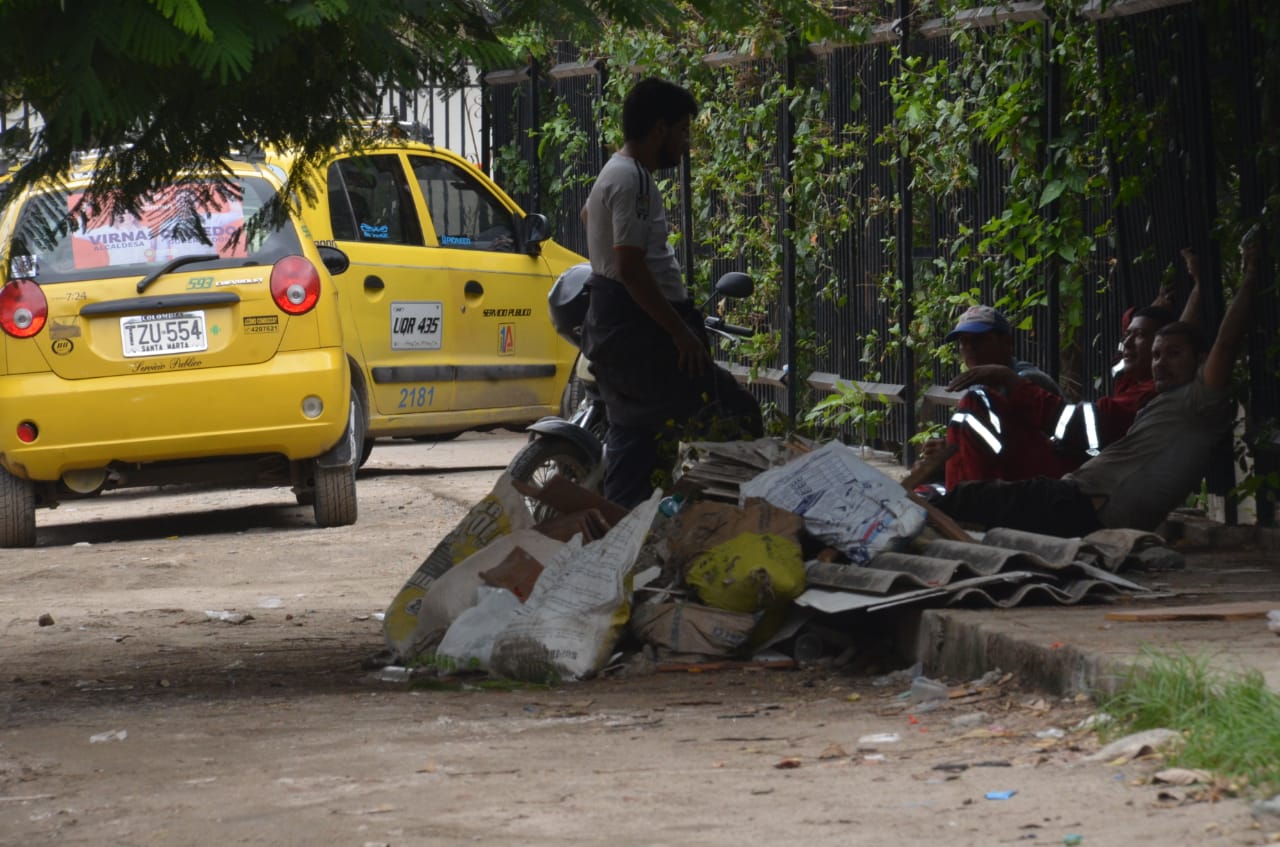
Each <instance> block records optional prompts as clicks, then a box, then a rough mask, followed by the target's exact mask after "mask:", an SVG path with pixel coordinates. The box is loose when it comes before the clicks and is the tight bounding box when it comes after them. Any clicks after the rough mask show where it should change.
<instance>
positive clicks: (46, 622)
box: [36, 612, 53, 626]
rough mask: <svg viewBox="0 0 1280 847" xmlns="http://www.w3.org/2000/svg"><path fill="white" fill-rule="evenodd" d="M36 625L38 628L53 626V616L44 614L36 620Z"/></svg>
mask: <svg viewBox="0 0 1280 847" xmlns="http://www.w3.org/2000/svg"><path fill="white" fill-rule="evenodd" d="M36 623H37V624H39V625H40V626H53V615H51V614H49V613H48V612H45V613H44V614H42V615H41V616H40V617H38V618H36Z"/></svg>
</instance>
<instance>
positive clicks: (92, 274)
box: [10, 177, 301, 283]
mask: <svg viewBox="0 0 1280 847" xmlns="http://www.w3.org/2000/svg"><path fill="white" fill-rule="evenodd" d="M83 200H84V195H83V192H78V191H55V192H46V193H39V194H34V195H32V196H31V197H30V198H29V199H28V200H27V201H26V203H25V204H24V206H23V209H22V213H21V215H20V216H19V218H18V225H17V228H16V229H15V231H14V237H13V245H12V251H11V257H12V266H11V271H10V276H11V277H12V276H13V275H14V274H15V273H17V272H18V271H19V270H20V272H21V275H23V276H30V277H33V278H34V279H35V280H36V281H37V282H40V283H50V282H69V281H74V280H87V279H94V278H100V277H103V276H107V275H110V276H126V275H133V274H137V275H140V276H143V275H146V274H149V273H151V272H152V271H154V270H156V269H158V268H160V267H161V266H163V265H165V264H166V263H168V262H170V261H172V260H173V259H176V258H181V257H183V256H193V255H201V254H207V255H211V254H214V253H216V254H217V255H218V257H219V259H220V260H225V259H235V260H239V261H240V262H242V263H246V264H272V263H274V262H275V261H276V260H278V259H280V258H283V257H284V256H287V255H290V254H295V253H299V252H301V244H300V242H299V241H298V234H297V231H296V230H295V229H294V226H293V223H292V222H291V221H290V219H289V218H288V216H287V215H284V214H280V213H278V212H277V210H278V203H277V200H276V192H275V188H274V186H272V185H271V184H270V183H268V182H267V181H266V180H264V179H261V178H259V177H238V178H237V177H233V178H231V180H230V181H229V182H228V181H218V180H212V179H209V180H206V179H188V180H182V181H180V182H175V183H174V184H172V185H168V186H165V187H164V188H162V189H160V190H159V191H156V192H154V193H153V194H151V195H150V196H148V197H146V198H145V199H143V200H142V201H141V202H140V203H139V204H138V207H137V209H136V210H135V211H132V212H131V211H125V210H122V209H115V208H110V207H107V206H102V205H97V206H95V205H92V204H89V203H87V202H82V201H83ZM197 267H199V265H193V266H192V268H197ZM108 272H109V273H108Z"/></svg>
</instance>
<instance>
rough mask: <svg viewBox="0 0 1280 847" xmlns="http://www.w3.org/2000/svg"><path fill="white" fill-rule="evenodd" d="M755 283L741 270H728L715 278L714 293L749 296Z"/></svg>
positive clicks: (727, 295)
mask: <svg viewBox="0 0 1280 847" xmlns="http://www.w3.org/2000/svg"><path fill="white" fill-rule="evenodd" d="M755 287H756V284H755V282H753V281H752V279H751V277H749V276H747V275H746V274H744V273H743V272H742V271H729V272H728V273H727V274H725V275H724V276H722V277H720V278H719V279H718V280H716V293H717V294H719V295H720V296H722V297H750V296H751V292H752V291H754V290H755Z"/></svg>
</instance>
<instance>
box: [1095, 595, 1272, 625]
mask: <svg viewBox="0 0 1280 847" xmlns="http://www.w3.org/2000/svg"><path fill="white" fill-rule="evenodd" d="M1272 609H1280V598H1277V599H1275V600H1248V601H1245V602H1241V603H1211V604H1208V605H1203V606H1161V607H1160V608H1158V609H1124V610H1122V611H1115V612H1107V614H1106V619H1107V620H1109V621H1246V620H1255V619H1258V618H1265V617H1266V616H1267V612H1269V611H1271V610H1272Z"/></svg>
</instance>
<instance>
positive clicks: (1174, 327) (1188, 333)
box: [1156, 321, 1209, 356]
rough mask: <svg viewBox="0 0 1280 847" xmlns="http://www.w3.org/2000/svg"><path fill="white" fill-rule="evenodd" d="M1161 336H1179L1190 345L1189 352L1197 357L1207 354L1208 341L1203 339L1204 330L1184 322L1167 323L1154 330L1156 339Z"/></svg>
mask: <svg viewBox="0 0 1280 847" xmlns="http://www.w3.org/2000/svg"><path fill="white" fill-rule="evenodd" d="M1161 335H1181V336H1182V337H1183V338H1185V339H1186V340H1187V344H1189V345H1191V352H1192V353H1195V354H1196V355H1197V356H1202V355H1204V354H1205V353H1207V352H1209V341H1208V339H1207V338H1205V335H1204V330H1202V329H1200V327H1198V326H1196V325H1195V324H1191V323H1187V322H1186V321H1174V322H1173V323H1167V324H1165V325H1164V326H1162V327H1160V328H1159V329H1158V330H1156V337H1159V336H1161Z"/></svg>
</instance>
